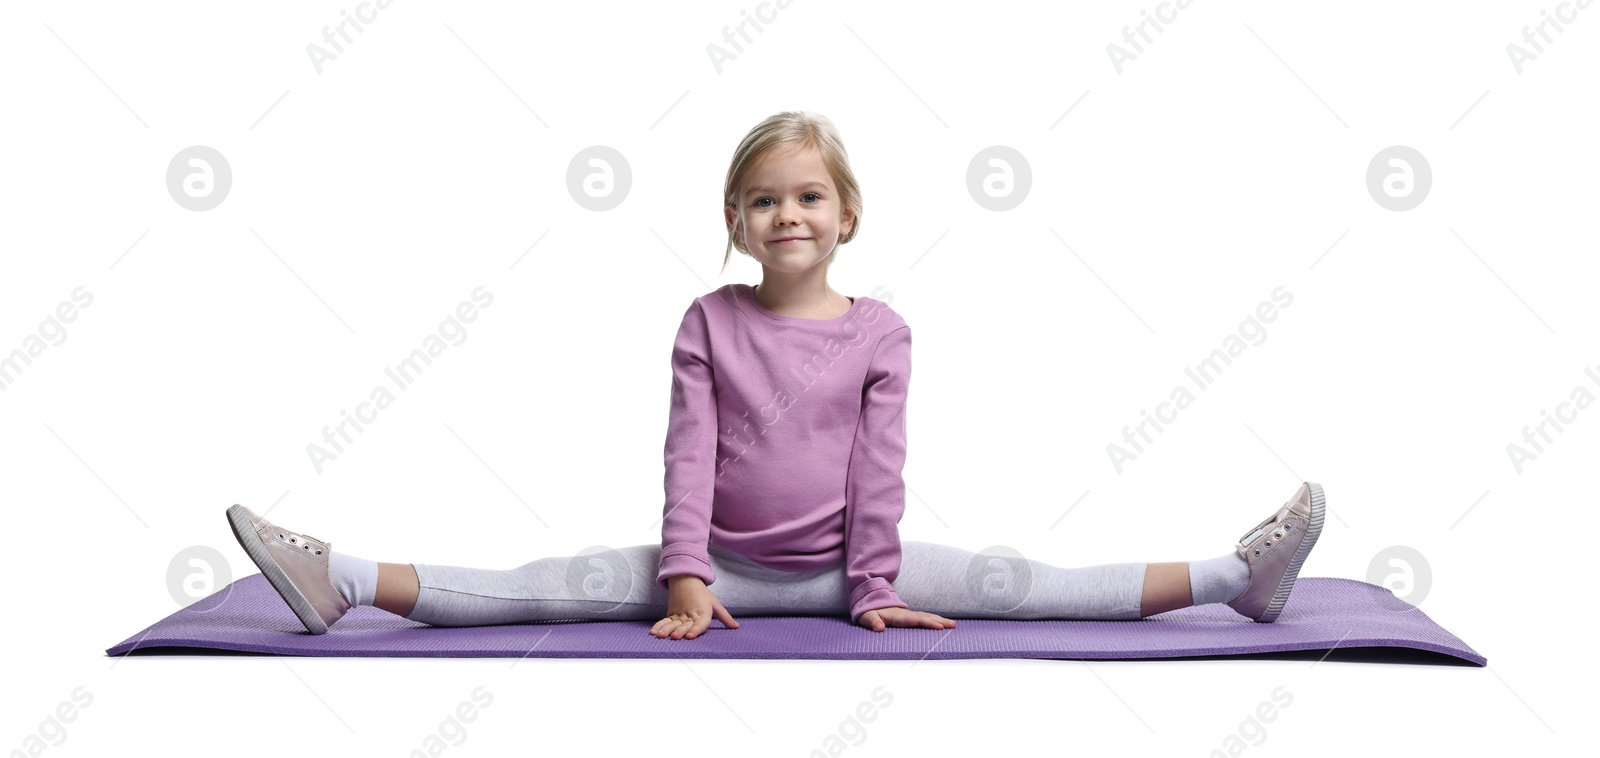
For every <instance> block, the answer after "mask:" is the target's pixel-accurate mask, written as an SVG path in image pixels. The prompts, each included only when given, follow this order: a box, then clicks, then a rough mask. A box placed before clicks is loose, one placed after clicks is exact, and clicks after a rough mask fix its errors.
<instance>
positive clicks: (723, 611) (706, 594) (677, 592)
mask: <svg viewBox="0 0 1600 758" xmlns="http://www.w3.org/2000/svg"><path fill="white" fill-rule="evenodd" d="M667 592H668V593H669V594H668V596H667V617H666V618H664V619H661V620H660V621H657V622H656V625H655V626H652V627H650V633H651V634H653V635H655V636H657V637H660V638H661V639H667V638H668V637H671V638H672V639H675V640H681V639H683V638H684V637H688V638H689V639H691V640H692V639H694V638H696V637H698V636H700V633H701V632H704V631H705V630H706V629H707V628H708V627H710V626H711V619H712V618H713V617H715V618H716V619H717V620H719V621H721V622H722V625H723V626H725V627H728V628H729V629H738V628H739V622H737V621H734V620H733V616H732V615H731V614H729V613H728V609H727V608H724V607H722V601H720V600H718V599H717V596H716V595H714V594H712V592H711V588H710V587H707V586H706V583H705V582H704V581H702V580H701V579H700V577H698V576H689V575H682V576H675V577H672V578H670V579H668V580H667Z"/></svg>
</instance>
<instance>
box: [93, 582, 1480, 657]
mask: <svg viewBox="0 0 1600 758" xmlns="http://www.w3.org/2000/svg"><path fill="white" fill-rule="evenodd" d="M663 615H665V613H664V609H663ZM735 618H738V619H739V625H740V626H739V628H738V629H727V628H725V627H723V626H722V624H721V622H717V621H713V622H712V623H711V628H710V629H708V630H706V632H705V634H703V635H701V636H700V637H699V638H698V639H693V640H662V639H657V638H655V637H653V636H651V635H650V634H649V630H650V627H651V626H653V624H654V622H652V621H547V622H534V623H529V624H515V625H506V626H483V627H433V626H428V625H427V624H423V623H421V622H417V621H411V620H408V619H405V618H402V617H400V616H396V615H394V614H392V613H389V612H387V611H383V610H379V609H377V608H373V607H371V606H361V607H358V608H355V609H352V610H351V611H350V613H349V614H348V615H346V616H345V617H344V618H342V619H340V620H339V622H338V623H337V624H335V625H333V626H332V627H331V628H330V629H329V630H328V633H327V634H320V635H314V634H310V633H309V632H307V631H306V629H305V627H304V626H302V625H301V624H300V621H299V620H298V619H296V618H295V616H294V612H293V611H291V610H290V609H289V606H288V605H287V604H286V603H284V602H283V599H282V598H281V597H279V596H278V593H277V592H276V591H275V590H273V589H272V585H270V584H268V583H267V580H266V577H264V576H262V575H261V574H252V575H250V576H247V577H245V578H243V579H240V580H238V581H236V582H234V583H232V584H230V585H228V586H227V587H224V588H222V589H221V590H219V591H217V592H216V593H214V594H212V595H211V596H210V597H207V598H206V599H204V600H201V601H199V602H196V603H194V604H193V605H190V606H189V607H187V608H183V609H181V610H179V611H178V612H176V613H174V614H172V615H171V616H168V617H166V618H164V619H162V620H160V621H158V622H156V623H155V624H154V625H152V626H150V627H149V628H146V629H145V630H143V631H141V632H139V633H138V634H135V635H133V636H132V637H129V638H128V639H126V640H123V641H122V642H119V643H117V644H116V645H115V646H113V647H112V648H111V649H109V650H107V651H106V654H107V655H122V654H124V653H127V652H129V651H134V650H141V651H150V652H173V651H171V650H170V649H169V650H161V651H156V650H152V648H173V647H178V648H202V649H210V650H232V651H240V652H247V653H277V654H280V655H310V656H350V657H397V658H520V657H524V656H526V657H530V658H850V659H868V660H921V659H931V660H939V659H955V658H1069V659H1070V658H1083V659H1105V658H1170V657H1193V656H1214V655H1244V654H1250V653H1273V652H1280V651H1302V650H1313V651H1315V650H1332V649H1340V650H1344V649H1348V648H1405V649H1409V650H1422V651H1429V652H1432V653H1440V654H1443V655H1447V656H1454V657H1456V658H1459V659H1461V660H1463V661H1467V662H1469V663H1472V664H1476V665H1478V666H1484V665H1487V664H1488V659H1487V658H1484V657H1483V656H1481V655H1479V654H1478V653H1477V652H1476V651H1474V650H1473V649H1472V648H1470V647H1467V644H1466V643H1465V642H1462V641H1461V639H1460V638H1458V637H1456V636H1455V635H1454V634H1451V633H1450V632H1449V631H1447V630H1445V629H1444V628H1443V627H1440V626H1439V625H1438V624H1436V623H1434V622H1433V620H1432V619H1430V618H1428V616H1427V614H1424V613H1423V612H1422V611H1421V610H1418V609H1417V608H1415V607H1413V606H1411V605H1410V604H1408V603H1406V602H1405V601H1403V600H1400V599H1399V598H1396V597H1395V596H1394V593H1392V592H1390V591H1389V590H1387V589H1384V588H1382V587H1378V586H1376V585H1373V584H1368V583H1366V582H1359V581H1355V580H1351V579H1330V578H1311V577H1301V578H1300V580H1299V581H1298V582H1296V583H1295V587H1294V594H1293V595H1291V596H1290V598H1289V602H1288V604H1287V605H1285V606H1284V609H1283V614H1282V615H1281V616H1279V617H1278V620H1277V621H1276V622H1274V623H1271V624H1257V623H1255V622H1253V621H1250V620H1249V619H1247V618H1245V617H1243V616H1240V615H1239V614H1237V613H1234V612H1233V610H1232V609H1230V608H1228V607H1227V606H1224V605H1204V606H1199V607H1193V608H1183V609H1180V610H1176V611H1169V612H1167V613H1163V614H1161V615H1159V616H1152V617H1150V618H1147V619H1142V620H1136V621H1010V620H990V619H957V620H956V628H954V629H916V628H890V629H888V630H885V631H884V632H881V633H880V632H873V631H871V630H869V629H865V628H862V627H858V626H855V625H853V624H851V623H850V620H849V618H848V617H845V616H842V615H841V616H838V617H832V616H745V617H739V616H735Z"/></svg>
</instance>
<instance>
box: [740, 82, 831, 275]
mask: <svg viewBox="0 0 1600 758" xmlns="http://www.w3.org/2000/svg"><path fill="white" fill-rule="evenodd" d="M808 148H815V149H816V150H818V151H819V152H820V153H821V154H822V162H823V164H824V165H826V166H827V167H828V173H829V174H830V175H831V176H832V178H833V182H834V184H836V185H838V192H839V201H840V206H841V208H843V209H848V210H849V211H850V213H851V215H852V217H853V218H854V221H853V222H852V223H851V224H850V229H849V231H844V232H840V234H839V243H838V244H840V245H843V244H845V243H847V242H849V241H850V240H852V239H855V236H856V232H859V231H860V230H861V185H860V184H859V183H857V182H856V175H855V172H854V171H851V170H850V156H849V154H848V153H846V152H845V149H844V140H842V139H840V137H839V130H838V129H836V128H835V127H834V125H833V122H832V121H830V120H828V117H826V116H823V115H822V114H820V113H812V112H810V111H784V112H782V113H776V114H773V115H771V116H769V117H767V119H766V120H765V121H762V122H761V123H759V124H756V125H755V128H753V129H751V130H750V132H749V133H748V134H746V135H745V136H744V140H743V141H741V142H740V143H739V147H738V149H737V150H734V151H733V162H732V163H730V164H729V165H728V178H727V181H726V183H724V184H723V187H722V201H723V207H724V208H733V209H734V220H733V222H732V223H730V224H729V225H728V247H727V248H726V249H725V250H723V253H722V270H723V271H726V270H727V268H728V261H729V259H731V258H732V257H733V249H734V248H738V249H739V252H741V253H744V254H745V255H749V254H750V248H749V247H747V246H746V245H745V239H744V234H742V233H741V232H742V231H743V229H742V228H741V227H742V226H743V222H742V220H741V218H740V216H739V213H738V211H739V205H738V203H739V198H738V188H739V186H740V185H742V184H743V183H744V180H745V176H746V175H747V174H749V173H750V169H751V167H752V166H754V165H755V164H756V163H757V162H759V161H760V160H761V159H762V158H763V157H764V156H766V155H768V154H771V153H774V152H779V151H783V150H805V149H808ZM830 262H831V259H830ZM718 273H721V272H718Z"/></svg>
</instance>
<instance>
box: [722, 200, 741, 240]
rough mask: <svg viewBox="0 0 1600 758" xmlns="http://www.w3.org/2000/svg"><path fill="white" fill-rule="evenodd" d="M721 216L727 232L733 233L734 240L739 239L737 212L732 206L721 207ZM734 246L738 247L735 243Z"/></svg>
mask: <svg viewBox="0 0 1600 758" xmlns="http://www.w3.org/2000/svg"><path fill="white" fill-rule="evenodd" d="M722 217H723V219H725V221H726V223H727V225H728V233H729V234H732V235H733V239H734V241H735V242H737V241H738V240H739V228H738V227H739V214H738V212H737V211H735V210H734V209H733V207H732V206H726V205H725V206H723V207H722ZM735 247H738V246H737V245H735Z"/></svg>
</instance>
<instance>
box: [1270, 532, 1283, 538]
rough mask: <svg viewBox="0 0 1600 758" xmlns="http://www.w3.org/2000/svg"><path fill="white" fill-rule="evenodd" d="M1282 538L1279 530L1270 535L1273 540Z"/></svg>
mask: <svg viewBox="0 0 1600 758" xmlns="http://www.w3.org/2000/svg"><path fill="white" fill-rule="evenodd" d="M1282 537H1283V532H1282V531H1281V530H1280V531H1276V532H1273V533H1272V538H1273V539H1279V538H1282Z"/></svg>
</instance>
